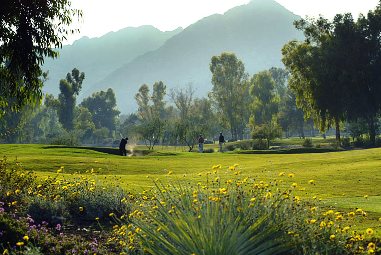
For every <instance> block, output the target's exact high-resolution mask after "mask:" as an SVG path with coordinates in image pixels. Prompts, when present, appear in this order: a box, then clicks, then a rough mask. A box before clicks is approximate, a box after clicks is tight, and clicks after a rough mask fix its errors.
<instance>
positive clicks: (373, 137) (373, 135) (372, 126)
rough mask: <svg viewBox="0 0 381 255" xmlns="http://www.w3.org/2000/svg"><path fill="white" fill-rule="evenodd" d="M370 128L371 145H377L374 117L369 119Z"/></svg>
mask: <svg viewBox="0 0 381 255" xmlns="http://www.w3.org/2000/svg"><path fill="white" fill-rule="evenodd" d="M368 128H369V139H370V145H372V146H375V145H376V125H375V123H374V118H373V117H370V118H369V120H368Z"/></svg>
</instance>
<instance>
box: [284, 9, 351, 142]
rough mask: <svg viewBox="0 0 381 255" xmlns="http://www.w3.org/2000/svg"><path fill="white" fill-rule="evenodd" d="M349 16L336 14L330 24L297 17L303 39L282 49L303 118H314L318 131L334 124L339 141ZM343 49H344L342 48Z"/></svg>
mask: <svg viewBox="0 0 381 255" xmlns="http://www.w3.org/2000/svg"><path fill="white" fill-rule="evenodd" d="M353 24H354V23H353V19H352V17H351V15H349V14H348V15H344V16H340V15H337V16H336V18H335V20H334V21H333V22H332V23H331V22H329V21H328V20H326V19H324V18H323V17H320V18H319V19H317V20H308V21H306V20H303V19H302V20H300V21H297V22H295V26H296V27H297V28H298V29H300V30H303V31H304V34H305V37H306V39H305V41H304V42H296V41H291V42H289V43H288V44H286V45H285V46H284V47H283V49H282V53H283V59H282V61H283V63H284V64H285V66H286V68H287V70H288V71H290V73H291V77H290V81H289V85H290V88H291V90H292V91H293V92H294V93H295V94H296V98H297V105H298V107H300V108H302V110H303V112H304V113H305V117H306V118H309V117H311V116H312V117H314V119H315V121H316V122H317V123H319V124H320V125H319V127H320V130H321V131H325V130H326V129H327V128H328V127H330V125H331V123H334V124H335V128H336V139H337V140H338V141H339V140H340V122H341V121H343V120H344V119H345V116H346V113H347V108H346V106H347V99H348V96H347V94H346V93H347V91H348V90H347V89H346V85H347V79H345V78H346V77H348V76H345V75H344V74H345V71H344V72H343V70H345V65H346V63H348V60H346V59H344V58H345V57H346V55H344V54H343V53H344V52H343V51H345V50H349V46H348V45H347V44H346V43H348V42H349V41H350V38H353V37H352V30H351V28H352V27H353ZM344 49H345V50H344Z"/></svg>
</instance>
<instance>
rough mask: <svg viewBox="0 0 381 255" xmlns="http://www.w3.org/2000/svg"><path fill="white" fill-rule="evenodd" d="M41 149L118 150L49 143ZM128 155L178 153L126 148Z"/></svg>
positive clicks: (117, 151) (116, 151)
mask: <svg viewBox="0 0 381 255" xmlns="http://www.w3.org/2000/svg"><path fill="white" fill-rule="evenodd" d="M42 148H43V149H79V150H92V151H96V152H100V153H105V154H109V155H118V156H120V152H119V149H118V148H111V147H85V146H66V145H49V146H44V147H42ZM127 155H128V156H176V155H178V153H174V152H160V151H152V150H133V151H131V150H127Z"/></svg>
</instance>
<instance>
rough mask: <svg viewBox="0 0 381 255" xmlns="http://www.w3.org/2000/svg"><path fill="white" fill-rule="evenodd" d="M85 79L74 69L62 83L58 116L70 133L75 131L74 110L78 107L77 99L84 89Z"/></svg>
mask: <svg viewBox="0 0 381 255" xmlns="http://www.w3.org/2000/svg"><path fill="white" fill-rule="evenodd" d="M84 79H85V74H84V73H83V72H82V73H80V72H79V70H78V69H77V68H74V69H73V70H72V71H71V73H68V74H67V75H66V79H62V80H61V81H60V91H61V93H60V94H59V96H58V100H59V102H60V104H59V110H58V115H59V118H60V122H61V123H62V126H63V127H64V128H65V129H66V130H68V131H70V130H73V127H74V124H73V120H74V109H75V106H76V97H77V95H78V94H79V91H80V90H81V88H82V82H83V80H84Z"/></svg>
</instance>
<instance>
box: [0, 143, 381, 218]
mask: <svg viewBox="0 0 381 255" xmlns="http://www.w3.org/2000/svg"><path fill="white" fill-rule="evenodd" d="M212 146H213V145H212ZM163 148H165V149H163V150H162V151H164V152H173V153H168V156H144V157H143V156H142V157H121V156H118V155H110V154H105V153H101V152H98V151H94V150H91V149H86V148H62V147H47V146H44V145H0V154H1V155H4V156H7V157H8V161H9V162H11V161H14V160H17V161H18V162H20V163H21V164H22V165H23V166H24V168H25V169H27V170H32V171H35V172H36V173H37V175H38V176H39V177H46V176H49V175H50V176H51V175H53V174H55V173H56V170H57V169H59V168H60V167H61V166H64V172H63V173H64V174H65V176H70V175H71V174H74V175H76V173H82V174H86V171H90V170H91V169H94V171H95V172H96V178H97V179H98V180H99V181H101V182H103V183H106V184H112V185H118V186H120V187H122V188H125V189H127V190H129V191H141V190H143V189H146V188H149V187H152V185H153V182H152V180H155V179H159V180H161V181H163V182H167V181H173V180H181V181H184V182H191V183H196V182H198V181H199V180H201V179H203V178H205V176H206V175H207V174H208V173H209V172H211V166H213V165H216V164H221V165H222V168H223V169H225V170H226V169H227V168H228V166H230V165H232V164H234V163H239V165H240V170H241V175H242V176H250V177H253V178H258V179H265V180H271V179H273V178H276V176H277V175H278V173H279V172H285V173H286V174H288V173H293V174H294V175H295V176H294V177H293V181H294V182H295V183H297V184H298V187H297V193H298V194H299V195H300V196H301V197H303V198H311V197H314V196H317V197H318V198H321V199H322V200H323V202H324V203H325V205H327V207H328V206H335V207H339V208H346V209H353V208H356V207H360V206H361V207H362V208H363V209H364V210H366V211H368V212H369V213H370V215H372V218H374V219H378V217H381V185H380V184H381V171H380V169H381V149H368V150H353V151H344V152H332V153H315V154H277V155H270V154H262V155H259V154H252V155H242V154H234V153H217V152H216V153H205V154H199V153H188V152H184V150H182V149H180V148H173V147H165V146H164V147H163ZM157 149H160V150H161V149H162V146H158V147H157ZM163 155H167V154H163ZM169 172H171V175H168V173H169ZM309 180H315V182H314V184H313V185H312V184H309ZM365 197H367V198H365Z"/></svg>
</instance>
